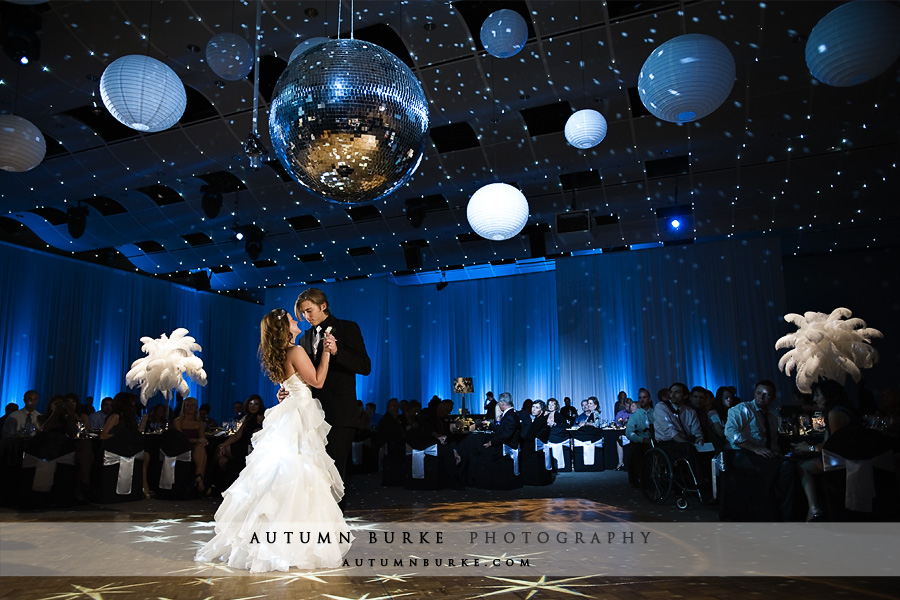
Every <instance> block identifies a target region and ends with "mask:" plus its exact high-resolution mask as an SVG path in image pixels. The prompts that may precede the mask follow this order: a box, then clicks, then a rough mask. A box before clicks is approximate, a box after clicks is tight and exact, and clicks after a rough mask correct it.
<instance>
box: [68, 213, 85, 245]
mask: <svg viewBox="0 0 900 600" xmlns="http://www.w3.org/2000/svg"><path fill="white" fill-rule="evenodd" d="M88 213H89V211H88V207H87V206H76V207H73V208H70V209H69V210H67V211H66V215H67V216H68V219H69V220H68V222H67V223H66V229H68V230H69V235H70V236H71V237H72V239H73V240H77V239H78V238H80V237H81V236H82V235H84V230H85V228H86V227H87V216H88Z"/></svg>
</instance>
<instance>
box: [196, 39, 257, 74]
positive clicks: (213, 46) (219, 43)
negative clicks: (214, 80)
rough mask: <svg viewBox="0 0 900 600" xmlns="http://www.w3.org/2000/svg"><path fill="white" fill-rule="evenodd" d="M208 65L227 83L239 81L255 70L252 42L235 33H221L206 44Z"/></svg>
mask: <svg viewBox="0 0 900 600" xmlns="http://www.w3.org/2000/svg"><path fill="white" fill-rule="evenodd" d="M206 64H208V65H209V68H210V69H212V72H213V73H215V74H216V75H218V76H219V77H221V78H222V79H224V80H226V81H238V80H240V79H243V78H245V77H246V76H247V75H249V74H250V69H252V68H253V48H251V47H250V42H248V41H247V40H245V39H244V38H242V37H241V36H239V35H237V34H234V33H220V34H219V35H217V36H214V37H213V38H212V39H210V40H209V42H208V43H207V44H206Z"/></svg>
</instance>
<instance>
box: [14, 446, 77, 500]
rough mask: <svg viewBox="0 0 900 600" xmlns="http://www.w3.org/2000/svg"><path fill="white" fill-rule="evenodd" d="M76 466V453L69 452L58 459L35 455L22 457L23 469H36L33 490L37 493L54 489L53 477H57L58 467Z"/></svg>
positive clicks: (32, 484)
mask: <svg viewBox="0 0 900 600" xmlns="http://www.w3.org/2000/svg"><path fill="white" fill-rule="evenodd" d="M58 464H63V465H74V464H75V453H74V452H69V453H68V454H63V455H62V456H58V457H56V458H38V457H37V456H34V455H33V454H23V455H22V468H23V469H30V468H31V467H34V480H33V481H32V482H31V489H32V491H35V492H49V491H50V490H51V489H52V488H53V476H54V475H56V465H58Z"/></svg>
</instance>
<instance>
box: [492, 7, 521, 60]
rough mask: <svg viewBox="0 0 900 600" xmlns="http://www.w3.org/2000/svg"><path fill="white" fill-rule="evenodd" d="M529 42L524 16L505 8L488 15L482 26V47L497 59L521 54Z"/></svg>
mask: <svg viewBox="0 0 900 600" xmlns="http://www.w3.org/2000/svg"><path fill="white" fill-rule="evenodd" d="M527 40H528V25H527V24H526V23H525V19H523V18H522V15H520V14H519V13H517V12H516V11H514V10H510V9H508V8H504V9H502V10H498V11H496V12H492V13H491V14H490V15H488V18H487V19H485V20H484V23H482V24H481V45H482V46H484V49H485V50H487V53H488V54H490V55H491V56H496V57H497V58H509V57H510V56H515V55H516V54H518V53H519V51H520V50H522V48H524V47H525V42H526V41H527Z"/></svg>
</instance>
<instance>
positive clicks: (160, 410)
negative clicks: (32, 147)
mask: <svg viewBox="0 0 900 600" xmlns="http://www.w3.org/2000/svg"><path fill="white" fill-rule="evenodd" d="M168 424H169V421H168V419H166V405H165V404H156V405H154V406H152V407H151V408H150V409H149V410H147V412H146V413H144V416H143V417H141V422H140V423H139V424H138V430H140V432H141V433H149V432H151V431H162V430H163V429H166V427H167V426H168Z"/></svg>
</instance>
